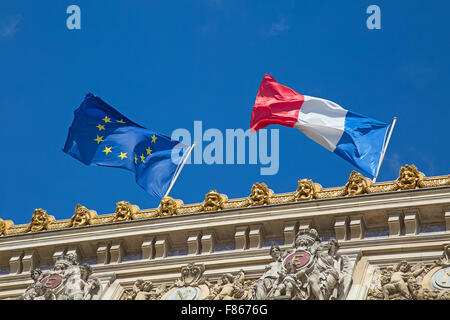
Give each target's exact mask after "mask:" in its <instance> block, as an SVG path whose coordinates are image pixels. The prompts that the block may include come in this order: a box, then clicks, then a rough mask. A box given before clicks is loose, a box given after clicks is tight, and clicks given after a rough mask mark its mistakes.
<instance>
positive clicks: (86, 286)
mask: <svg viewBox="0 0 450 320" xmlns="http://www.w3.org/2000/svg"><path fill="white" fill-rule="evenodd" d="M91 275H92V267H91V266H90V265H88V264H83V265H79V263H78V262H77V259H76V255H75V254H72V253H70V254H63V255H61V256H60V257H58V258H57V260H56V262H55V265H54V266H53V269H51V270H49V271H41V270H40V269H39V268H36V269H33V270H32V271H31V278H32V279H33V283H32V284H31V285H30V286H28V288H27V289H26V290H25V292H24V293H23V294H22V295H21V296H20V297H19V298H18V300H98V299H99V298H100V295H101V293H102V285H101V283H100V281H99V280H98V279H97V278H91V277H90V276H91Z"/></svg>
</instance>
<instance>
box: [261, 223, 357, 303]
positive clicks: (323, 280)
mask: <svg viewBox="0 0 450 320" xmlns="http://www.w3.org/2000/svg"><path fill="white" fill-rule="evenodd" d="M338 249H339V244H338V241H337V240H335V239H331V240H330V241H329V242H328V243H322V242H321V240H320V238H319V236H318V233H317V231H316V230H315V229H313V228H309V229H304V230H301V231H299V232H298V234H297V236H296V239H295V244H294V247H293V248H292V249H288V250H284V251H281V250H280V248H279V247H277V246H272V247H271V249H270V255H271V256H272V259H273V260H274V261H273V262H271V263H270V264H269V265H267V266H266V271H265V273H264V274H263V275H262V276H261V277H260V278H259V279H258V280H257V281H256V282H255V284H254V290H253V299H256V300H262V299H292V300H334V299H344V298H345V295H346V293H347V291H348V288H349V287H350V284H351V275H352V266H351V264H350V262H349V260H348V259H347V257H345V256H341V255H339V254H338V253H337V251H338Z"/></svg>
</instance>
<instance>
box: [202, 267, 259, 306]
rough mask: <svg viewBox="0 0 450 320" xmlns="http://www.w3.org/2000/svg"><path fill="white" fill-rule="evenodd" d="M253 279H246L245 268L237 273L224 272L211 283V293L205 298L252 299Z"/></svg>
mask: <svg viewBox="0 0 450 320" xmlns="http://www.w3.org/2000/svg"><path fill="white" fill-rule="evenodd" d="M252 283H253V281H251V280H245V274H244V270H240V271H239V273H238V274H237V275H233V274H231V273H225V274H223V275H222V276H221V277H220V278H219V280H217V282H216V283H215V284H214V285H211V284H210V294H209V295H208V296H207V297H206V298H205V300H250V299H251V297H252Z"/></svg>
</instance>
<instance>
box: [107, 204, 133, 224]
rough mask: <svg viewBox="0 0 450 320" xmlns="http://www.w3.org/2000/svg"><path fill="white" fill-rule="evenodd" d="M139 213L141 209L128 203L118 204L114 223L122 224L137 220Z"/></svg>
mask: <svg viewBox="0 0 450 320" xmlns="http://www.w3.org/2000/svg"><path fill="white" fill-rule="evenodd" d="M137 211H139V208H138V207H137V206H134V205H132V204H131V203H129V202H128V201H120V202H117V204H116V211H115V214H114V218H113V221H114V222H120V221H129V220H135V219H136V212H137Z"/></svg>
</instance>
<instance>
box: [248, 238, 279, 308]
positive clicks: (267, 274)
mask: <svg viewBox="0 0 450 320" xmlns="http://www.w3.org/2000/svg"><path fill="white" fill-rule="evenodd" d="M269 254H270V256H271V257H272V259H273V262H271V263H270V264H268V265H267V266H266V268H265V271H264V274H263V275H262V276H261V277H260V278H259V279H258V280H257V281H256V282H255V284H254V288H253V299H255V300H264V299H267V298H269V297H270V296H271V295H272V293H273V291H274V289H273V288H274V284H275V282H276V281H277V279H278V277H279V273H280V272H282V270H283V257H282V256H281V249H280V247H279V246H277V245H273V246H272V247H271V248H270V250H269Z"/></svg>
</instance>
